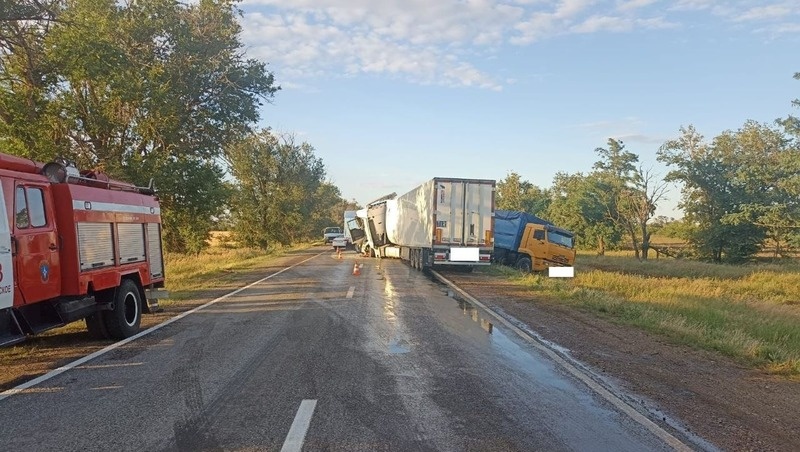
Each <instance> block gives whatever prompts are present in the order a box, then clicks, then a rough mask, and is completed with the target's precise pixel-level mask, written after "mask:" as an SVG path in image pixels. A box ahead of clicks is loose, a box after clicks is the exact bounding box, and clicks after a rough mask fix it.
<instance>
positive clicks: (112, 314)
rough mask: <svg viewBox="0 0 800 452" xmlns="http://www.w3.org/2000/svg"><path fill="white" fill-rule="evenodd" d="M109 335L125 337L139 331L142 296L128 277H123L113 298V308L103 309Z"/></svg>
mask: <svg viewBox="0 0 800 452" xmlns="http://www.w3.org/2000/svg"><path fill="white" fill-rule="evenodd" d="M103 314H104V319H105V324H106V328H107V329H108V333H109V335H110V336H111V337H112V338H114V339H125V338H127V337H131V336H133V335H134V334H136V333H138V332H139V324H140V323H141V321H142V298H141V295H140V294H139V288H138V287H136V284H135V283H134V282H133V281H131V280H130V279H123V280H122V284H120V285H119V289H118V290H117V297H116V298H115V299H114V310H112V311H104V312H103Z"/></svg>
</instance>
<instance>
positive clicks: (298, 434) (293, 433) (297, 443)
mask: <svg viewBox="0 0 800 452" xmlns="http://www.w3.org/2000/svg"><path fill="white" fill-rule="evenodd" d="M316 407H317V401H316V400H310V399H305V400H303V401H302V402H300V408H298V409H297V414H296V415H295V416H294V422H292V426H291V428H289V434H288V435H286V440H285V441H284V442H283V447H281V452H299V451H300V450H301V449H302V448H303V442H304V441H305V440H306V432H308V426H309V425H311V416H313V415H314V408H316Z"/></svg>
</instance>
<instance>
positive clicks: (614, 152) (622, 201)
mask: <svg viewBox="0 0 800 452" xmlns="http://www.w3.org/2000/svg"><path fill="white" fill-rule="evenodd" d="M595 152H596V153H597V154H598V155H599V156H600V160H599V161H597V162H596V163H595V164H594V166H593V168H594V169H595V171H594V173H592V177H594V178H596V179H597V182H596V183H595V186H596V191H595V192H594V193H593V195H594V196H595V197H596V199H597V203H598V204H599V205H601V206H602V207H603V210H604V216H605V219H606V221H608V222H610V223H612V224H614V225H615V226H616V227H617V228H619V229H620V230H622V231H625V233H627V234H628V237H629V238H630V241H631V246H632V247H633V250H634V253H635V254H636V258H637V259H638V258H639V257H640V254H639V236H638V227H639V218H640V217H641V216H642V215H644V212H645V211H647V212H648V215H652V212H650V210H647V208H648V206H647V194H646V193H644V194H643V193H642V192H641V189H640V188H641V185H642V184H644V183H645V182H644V181H643V180H642V179H641V178H638V177H639V176H640V173H639V172H637V167H636V163H637V162H638V161H639V156H638V155H636V154H634V153H632V152H630V151H627V150H626V149H625V144H624V143H623V142H622V141H621V140H615V139H613V138H609V139H608V147H607V148H597V149H595ZM648 219H649V216H648ZM645 221H646V220H645ZM643 232H644V233H646V232H647V231H646V226H645V228H644V229H643ZM642 240H644V237H642Z"/></svg>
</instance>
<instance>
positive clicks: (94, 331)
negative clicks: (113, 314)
mask: <svg viewBox="0 0 800 452" xmlns="http://www.w3.org/2000/svg"><path fill="white" fill-rule="evenodd" d="M85 320H86V329H87V330H89V336H90V337H91V338H92V339H97V340H103V339H110V337H111V336H109V335H108V329H106V324H105V320H104V319H103V313H102V312H95V313H94V314H92V315H90V316H89V317H86V319H85Z"/></svg>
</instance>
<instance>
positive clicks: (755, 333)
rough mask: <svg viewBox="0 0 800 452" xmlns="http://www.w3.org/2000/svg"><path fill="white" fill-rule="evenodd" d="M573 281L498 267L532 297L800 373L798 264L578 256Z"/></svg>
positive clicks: (766, 366)
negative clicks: (724, 263) (644, 259)
mask: <svg viewBox="0 0 800 452" xmlns="http://www.w3.org/2000/svg"><path fill="white" fill-rule="evenodd" d="M575 267H576V274H575V278H573V279H554V278H548V277H547V276H546V275H522V274H520V273H519V272H517V271H516V270H513V269H510V268H505V267H500V266H493V267H492V268H491V269H490V270H488V271H489V272H491V273H493V274H496V275H497V276H502V277H505V278H507V279H508V280H509V281H511V282H512V283H513V284H515V285H518V286H519V287H520V288H524V289H525V290H527V291H528V292H529V293H530V295H531V296H532V297H536V298H537V299H542V300H546V301H549V302H554V303H559V304H563V305H568V306H572V307H576V308H579V309H582V310H585V311H589V312H592V313H594V314H596V315H599V316H603V317H606V318H610V319H612V320H614V321H615V322H620V323H623V324H628V325H633V326H637V327H640V328H643V329H645V330H647V331H650V332H654V333H658V334H662V335H665V336H668V337H670V338H671V339H672V340H674V341H677V342H679V343H684V344H689V345H692V346H696V347H700V348H704V349H710V350H716V351H719V352H722V353H723V354H725V355H728V356H731V357H734V358H736V359H738V360H740V361H741V362H744V363H747V364H749V365H753V366H757V367H762V368H764V369H766V370H768V371H769V372H772V373H775V374H783V375H787V376H791V377H792V378H797V377H800V293H799V292H798V288H800V262H798V261H797V260H794V259H792V260H784V262H783V263H782V264H751V265H744V266H732V265H720V264H710V263H703V262H695V261H688V260H679V259H671V258H663V257H662V258H661V259H650V260H647V261H641V262H640V261H638V260H636V259H632V258H631V257H629V256H627V253H625V252H620V253H610V255H609V254H607V255H606V256H596V255H594V254H592V253H579V255H578V257H577V260H576V265H575Z"/></svg>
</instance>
